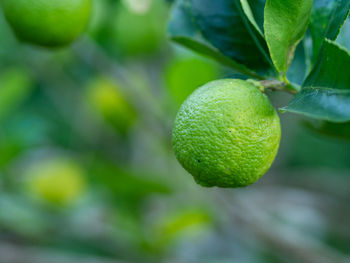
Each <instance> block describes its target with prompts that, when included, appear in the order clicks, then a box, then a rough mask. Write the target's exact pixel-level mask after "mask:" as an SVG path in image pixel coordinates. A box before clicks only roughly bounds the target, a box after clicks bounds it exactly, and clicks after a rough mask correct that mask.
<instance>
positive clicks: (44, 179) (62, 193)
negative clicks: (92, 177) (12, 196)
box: [24, 157, 86, 205]
mask: <svg viewBox="0 0 350 263" xmlns="http://www.w3.org/2000/svg"><path fill="white" fill-rule="evenodd" d="M24 177H25V178H24V180H25V181H26V183H27V187H28V191H29V192H30V193H31V194H32V195H33V196H35V197H36V198H39V199H41V200H42V201H45V202H48V203H51V204H53V205H70V204H72V203H74V201H76V200H77V198H79V197H80V196H81V195H82V193H83V190H84V188H85V184H86V182H85V176H84V172H83V170H82V168H81V167H80V166H79V165H78V164H77V163H75V162H74V161H73V160H68V159H64V158H59V157H58V158H50V159H43V160H40V161H38V162H36V163H33V164H31V166H30V167H28V168H27V169H26V172H25V175H24Z"/></svg>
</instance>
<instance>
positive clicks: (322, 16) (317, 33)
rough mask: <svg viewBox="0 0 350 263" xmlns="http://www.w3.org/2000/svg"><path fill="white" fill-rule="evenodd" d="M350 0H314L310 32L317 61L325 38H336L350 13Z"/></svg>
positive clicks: (314, 59)
mask: <svg viewBox="0 0 350 263" xmlns="http://www.w3.org/2000/svg"><path fill="white" fill-rule="evenodd" d="M349 9H350V0H334V1H329V0H314V5H313V8H312V13H311V22H310V32H311V35H312V42H313V59H312V61H313V62H315V61H316V59H317V56H318V53H319V51H320V49H321V46H322V43H323V41H324V39H325V38H328V39H330V40H335V39H336V38H337V36H338V33H339V30H340V28H341V27H342V25H343V23H344V21H345V19H346V18H347V16H348V14H349Z"/></svg>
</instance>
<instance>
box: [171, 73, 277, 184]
mask: <svg viewBox="0 0 350 263" xmlns="http://www.w3.org/2000/svg"><path fill="white" fill-rule="evenodd" d="M280 138H281V128H280V121H279V117H278V114H277V113H276V110H275V109H274V108H273V106H272V105H271V103H270V101H269V99H268V97H267V96H266V95H265V94H263V93H262V92H261V91H260V90H259V89H258V88H257V87H255V86H254V85H253V84H251V83H250V82H247V81H244V80H239V79H223V80H216V81H212V82H209V83H207V84H206V85H204V86H202V87H200V88H199V89H197V90H196V91H195V92H194V93H192V95H191V96H190V97H189V98H188V99H187V100H186V101H185V102H184V103H183V105H182V106H181V108H180V110H179V112H178V114H177V116H176V120H175V124H174V129H173V138H172V141H173V148H174V152H175V155H176V157H177V159H178V160H179V162H180V163H181V164H182V166H183V167H184V168H185V169H186V170H187V171H188V172H189V173H191V174H192V175H193V177H194V179H195V180H196V182H197V183H199V184H200V185H202V186H208V187H210V186H219V187H242V186H247V185H250V184H252V183H254V182H255V181H257V180H258V179H259V178H260V177H261V176H263V175H264V174H265V173H266V171H267V170H268V169H269V168H270V166H271V164H272V162H273V161H274V159H275V156H276V154H277V151H278V147H279V143H280Z"/></svg>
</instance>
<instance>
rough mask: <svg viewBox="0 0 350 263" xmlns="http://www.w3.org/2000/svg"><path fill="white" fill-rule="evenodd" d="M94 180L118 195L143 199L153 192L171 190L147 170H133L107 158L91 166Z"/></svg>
mask: <svg viewBox="0 0 350 263" xmlns="http://www.w3.org/2000/svg"><path fill="white" fill-rule="evenodd" d="M91 174H92V175H93V177H94V180H97V181H99V182H100V183H102V184H103V185H104V186H105V187H107V188H109V189H110V190H111V192H112V193H113V195H114V196H116V197H125V196H128V197H132V198H131V199H130V200H131V201H132V200H136V201H137V200H141V199H142V198H144V197H146V196H148V195H151V194H155V193H156V194H167V193H169V192H170V191H171V190H170V188H169V186H168V185H166V183H165V182H164V180H161V178H159V177H156V176H154V175H152V174H151V175H149V174H147V173H146V172H139V173H138V172H132V171H130V169H123V168H121V167H118V166H117V165H115V164H112V163H110V162H108V161H106V160H97V161H96V162H94V164H93V166H92V168H91Z"/></svg>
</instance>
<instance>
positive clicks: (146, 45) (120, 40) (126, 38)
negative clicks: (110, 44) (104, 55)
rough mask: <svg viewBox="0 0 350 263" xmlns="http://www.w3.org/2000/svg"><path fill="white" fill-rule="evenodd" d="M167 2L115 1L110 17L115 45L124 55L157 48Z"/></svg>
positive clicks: (161, 35) (160, 45)
mask: <svg viewBox="0 0 350 263" xmlns="http://www.w3.org/2000/svg"><path fill="white" fill-rule="evenodd" d="M166 15H167V5H166V2H165V1H164V0H124V1H121V2H120V4H119V5H118V9H117V13H116V15H115V21H114V26H113V27H114V28H113V32H114V36H115V41H116V44H117V46H118V47H119V48H120V50H121V51H122V52H123V53H125V54H128V55H143V54H149V53H154V52H155V51H157V50H159V49H160V48H161V47H162V45H163V43H164V40H165V31H166V27H165V24H164V23H163V22H161V21H164V19H165V17H166Z"/></svg>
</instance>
